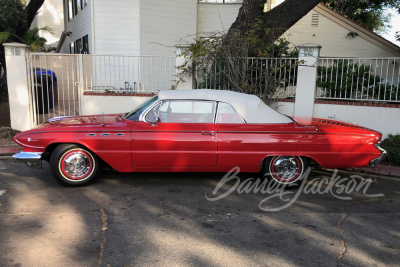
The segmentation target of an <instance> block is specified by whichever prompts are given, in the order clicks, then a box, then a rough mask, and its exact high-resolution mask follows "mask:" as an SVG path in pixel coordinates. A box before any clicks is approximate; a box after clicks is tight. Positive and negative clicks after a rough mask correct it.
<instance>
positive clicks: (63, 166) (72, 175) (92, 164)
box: [50, 144, 101, 186]
mask: <svg viewBox="0 0 400 267" xmlns="http://www.w3.org/2000/svg"><path fill="white" fill-rule="evenodd" d="M50 169H51V173H52V174H53V176H54V178H55V179H56V180H57V181H58V182H59V183H61V184H62V185H66V186H81V185H86V184H89V183H91V182H93V181H94V179H95V178H96V177H97V176H98V175H99V174H100V171H101V161H100V160H99V158H98V157H97V156H96V155H95V154H93V153H92V152H90V151H88V150H87V149H84V148H82V147H79V146H77V145H73V144H64V145H59V146H58V147H57V148H56V149H55V150H54V151H53V153H52V155H51V158H50Z"/></svg>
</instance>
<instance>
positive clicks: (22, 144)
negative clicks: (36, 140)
mask: <svg viewBox="0 0 400 267" xmlns="http://www.w3.org/2000/svg"><path fill="white" fill-rule="evenodd" d="M28 134H30V133H28ZM22 136H23V135H22ZM15 142H16V143H18V144H20V145H21V146H26V147H31V148H41V149H43V148H44V147H41V146H30V145H26V144H24V143H21V142H20V141H18V139H15Z"/></svg>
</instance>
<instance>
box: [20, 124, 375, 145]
mask: <svg viewBox="0 0 400 267" xmlns="http://www.w3.org/2000/svg"><path fill="white" fill-rule="evenodd" d="M186 124H188V125H189V124H190V123H186ZM192 124H196V123H192ZM199 124H200V123H199ZM202 124H214V123H202ZM217 124H220V123H217ZM225 125H229V124H225ZM242 125H243V123H242ZM247 125H258V126H259V125H263V124H247ZM70 132H79V133H81V132H87V130H75V131H45V132H44V131H43V132H35V133H27V134H38V133H70ZM91 132H97V133H101V132H126V133H129V132H152V131H151V130H137V131H135V130H105V131H100V130H92V131H91ZM218 132H219V133H262V134H267V133H273V134H276V133H290V134H344V135H357V136H374V135H373V134H352V133H323V132H274V131H271V132H265V131H263V132H257V131H218ZM27 134H24V135H21V137H22V136H25V135H27ZM17 143H18V142H17ZM19 144H21V145H22V146H27V145H25V144H22V143H19ZM29 147H32V148H44V147H34V146H29Z"/></svg>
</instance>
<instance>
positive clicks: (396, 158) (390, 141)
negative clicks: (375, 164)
mask: <svg viewBox="0 0 400 267" xmlns="http://www.w3.org/2000/svg"><path fill="white" fill-rule="evenodd" d="M381 145H382V147H383V148H384V149H386V151H387V152H389V155H388V157H387V158H386V159H385V160H384V161H383V162H384V163H389V164H394V165H397V166H400V134H396V135H392V134H389V136H388V138H386V139H385V140H383V141H382V144H381Z"/></svg>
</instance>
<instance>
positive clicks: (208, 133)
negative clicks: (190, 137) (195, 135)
mask: <svg viewBox="0 0 400 267" xmlns="http://www.w3.org/2000/svg"><path fill="white" fill-rule="evenodd" d="M201 134H202V135H212V136H214V135H215V132H202V133H201Z"/></svg>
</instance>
